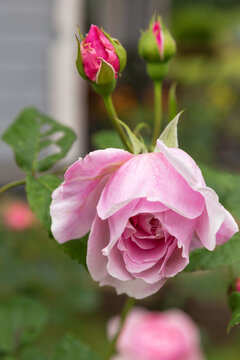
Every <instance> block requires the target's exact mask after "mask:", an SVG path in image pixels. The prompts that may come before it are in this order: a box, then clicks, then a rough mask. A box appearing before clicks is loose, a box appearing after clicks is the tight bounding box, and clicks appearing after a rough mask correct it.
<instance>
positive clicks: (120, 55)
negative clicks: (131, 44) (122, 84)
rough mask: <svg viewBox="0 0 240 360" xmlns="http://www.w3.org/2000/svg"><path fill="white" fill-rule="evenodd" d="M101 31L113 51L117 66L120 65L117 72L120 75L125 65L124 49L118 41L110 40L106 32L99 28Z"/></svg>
mask: <svg viewBox="0 0 240 360" xmlns="http://www.w3.org/2000/svg"><path fill="white" fill-rule="evenodd" d="M101 30H102V32H103V34H104V35H105V36H106V38H107V39H108V40H109V41H110V43H111V44H112V46H113V47H114V49H115V52H116V54H117V56H118V59H119V64H120V68H119V72H120V73H121V72H122V71H123V69H124V68H125V66H126V64H127V52H126V50H125V49H124V47H123V46H122V44H121V43H120V41H118V40H117V39H114V38H112V37H111V36H110V35H109V34H108V33H107V32H106V31H104V30H103V28H101Z"/></svg>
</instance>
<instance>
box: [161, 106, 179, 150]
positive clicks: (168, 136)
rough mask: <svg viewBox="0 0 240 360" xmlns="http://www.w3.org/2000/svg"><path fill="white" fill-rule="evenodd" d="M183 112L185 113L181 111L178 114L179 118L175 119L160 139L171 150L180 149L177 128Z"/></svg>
mask: <svg viewBox="0 0 240 360" xmlns="http://www.w3.org/2000/svg"><path fill="white" fill-rule="evenodd" d="M182 112H183V111H181V112H180V113H178V114H177V116H175V118H174V119H173V120H172V121H171V122H170V123H169V124H168V125H167V126H166V127H165V129H164V130H163V132H162V133H161V135H160V137H159V140H161V141H162V142H163V143H164V144H165V145H166V146H168V147H170V148H178V133H177V126H178V120H179V117H180V115H181V114H182ZM155 152H158V149H157V147H156V148H155Z"/></svg>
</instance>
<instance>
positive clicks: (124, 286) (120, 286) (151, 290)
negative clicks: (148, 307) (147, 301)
mask: <svg viewBox="0 0 240 360" xmlns="http://www.w3.org/2000/svg"><path fill="white" fill-rule="evenodd" d="M165 282H166V280H165V279H162V280H160V281H159V282H157V283H155V284H147V283H146V282H145V281H143V280H140V279H134V280H128V281H121V280H118V279H114V278H113V277H111V276H107V277H106V278H105V279H103V280H101V281H100V286H105V285H109V286H113V287H115V288H116V291H117V294H118V295H121V294H127V295H128V296H130V297H134V298H135V299H144V298H145V297H147V296H150V295H152V294H155V293H156V292H157V291H158V290H159V289H160V288H161V287H162V286H163V285H164V284H165Z"/></svg>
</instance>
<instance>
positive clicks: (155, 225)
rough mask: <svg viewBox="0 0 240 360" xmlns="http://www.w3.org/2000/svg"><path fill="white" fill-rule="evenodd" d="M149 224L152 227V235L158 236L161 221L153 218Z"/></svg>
mask: <svg viewBox="0 0 240 360" xmlns="http://www.w3.org/2000/svg"><path fill="white" fill-rule="evenodd" d="M149 224H150V226H151V227H150V231H151V233H152V235H154V236H156V234H157V228H158V226H159V220H158V219H155V218H154V217H152V218H151V220H149Z"/></svg>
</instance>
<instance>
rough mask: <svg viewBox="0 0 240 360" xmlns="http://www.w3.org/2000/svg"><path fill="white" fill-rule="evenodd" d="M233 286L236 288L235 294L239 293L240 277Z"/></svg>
mask: <svg viewBox="0 0 240 360" xmlns="http://www.w3.org/2000/svg"><path fill="white" fill-rule="evenodd" d="M235 286H236V291H237V292H240V277H239V278H237V280H236V283H235Z"/></svg>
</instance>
